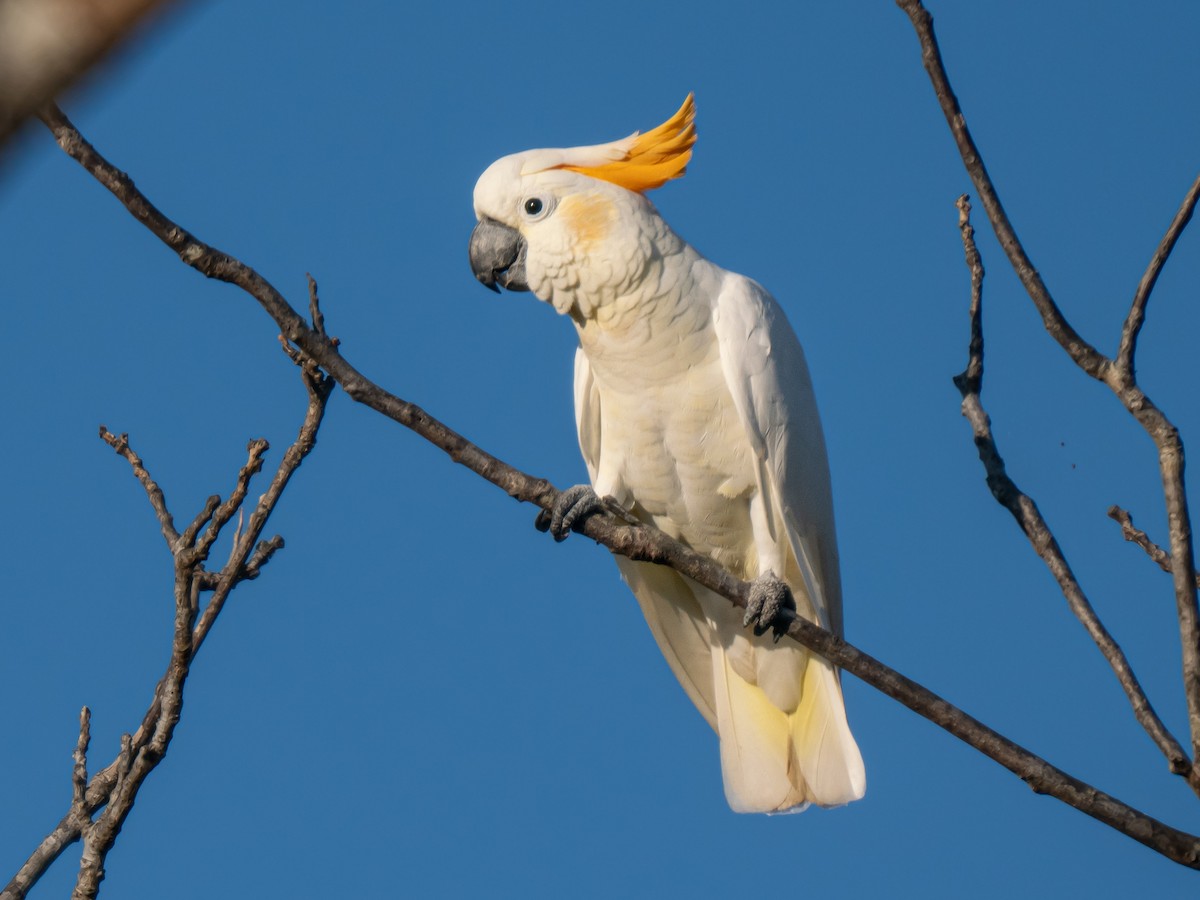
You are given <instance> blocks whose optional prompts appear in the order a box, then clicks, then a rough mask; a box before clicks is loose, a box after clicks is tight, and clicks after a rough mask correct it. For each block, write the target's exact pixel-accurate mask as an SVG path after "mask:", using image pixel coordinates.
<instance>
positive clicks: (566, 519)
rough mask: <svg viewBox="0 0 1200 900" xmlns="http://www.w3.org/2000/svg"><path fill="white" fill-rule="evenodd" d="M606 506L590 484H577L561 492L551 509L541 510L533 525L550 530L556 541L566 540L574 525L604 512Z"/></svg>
mask: <svg viewBox="0 0 1200 900" xmlns="http://www.w3.org/2000/svg"><path fill="white" fill-rule="evenodd" d="M606 499H607V498H606ZM606 508H607V507H606V505H605V503H604V501H603V500H601V499H600V498H599V497H597V496H596V492H595V491H593V490H592V489H591V488H590V487H589V486H588V485H586V484H577V485H575V486H574V487H569V488H567V489H566V490H565V491H563V492H562V493H561V494H559V495H558V499H557V500H555V501H554V505H553V506H551V507H550V508H549V509H543V510H542V511H541V512H539V513H538V514H537V518H536V519H534V521H533V527H534V528H536V529H537V530H538V531H549V532H550V533H551V534H552V535H554V539H555V540H556V541H565V540H566V539H567V535H569V534H570V533H571V527H572V526H573V525H575V524H576V523H580V524H582V522H583V520H584V519H586V518H587V517H588V516H593V515H595V514H596V513H598V512H604V511H605V509H606Z"/></svg>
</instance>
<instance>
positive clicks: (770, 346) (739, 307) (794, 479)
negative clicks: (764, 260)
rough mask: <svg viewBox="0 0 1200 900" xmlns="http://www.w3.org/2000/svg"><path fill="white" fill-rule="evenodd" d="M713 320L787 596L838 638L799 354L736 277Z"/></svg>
mask: <svg viewBox="0 0 1200 900" xmlns="http://www.w3.org/2000/svg"><path fill="white" fill-rule="evenodd" d="M713 322H714V326H715V328H716V333H717V341H718V344H719V346H720V355H721V366H722V368H723V370H724V372H725V380H726V382H727V383H728V385H729V389H730V392H731V393H732V395H733V400H734V404H735V405H736V407H737V410H738V414H739V416H740V417H741V420H742V425H743V426H744V427H745V429H746V436H747V438H748V440H749V441H750V444H751V446H752V447H753V448H754V453H755V456H756V457H757V461H758V463H759V467H760V477H759V481H760V484H759V487H760V489H761V490H763V492H764V494H769V495H770V496H769V497H767V496H764V504H765V507H766V510H767V511H768V514H769V516H770V519H771V521H770V526H771V528H772V530H773V532H774V534H775V536H776V539H777V540H782V539H783V538H785V537H786V541H787V545H788V547H790V549H791V552H792V555H793V556H794V558H795V561H796V563H797V564H798V567H799V572H798V573H797V574H798V576H799V578H800V580H801V581H802V584H800V585H797V584H791V587H792V589H793V592H795V591H796V589H797V588H798V587H802V588H803V590H804V591H805V592H806V593H807V594H808V599H809V601H810V603H811V604H812V607H813V612H814V613H815V618H816V621H817V622H818V623H820V624H822V625H824V626H825V627H827V628H829V629H831V630H832V631H834V632H836V633H838V634H840V633H841V630H842V593H841V580H840V576H839V572H838V558H837V536H836V533H835V529H834V521H833V497H832V493H831V490H830V484H829V462H828V459H827V457H826V454H825V438H824V435H823V433H822V431H821V420H820V417H819V415H818V413H817V401H816V397H815V395H814V393H813V387H812V379H811V378H810V377H809V374H808V365H807V363H806V362H805V360H804V351H803V350H802V349H801V347H800V342H799V341H798V340H797V339H796V335H795V332H793V331H792V328H791V326H790V325H789V324H788V322H787V319H786V318H785V316H784V314H783V310H781V309H780V308H779V305H778V304H777V303H776V302H775V300H774V298H773V297H772V296H771V295H770V294H768V293H767V292H766V290H764V289H763V288H762V287H761V286H760V285H758V284H757V283H756V282H754V281H751V280H750V279H749V278H745V277H743V276H741V275H735V274H733V273H726V274H725V278H724V280H723V282H722V284H721V290H720V292H719V294H718V297H717V301H716V308H715V310H714V312H713ZM776 574H779V575H781V576H782V577H784V579H785V580H788V581H789V582H791V581H792V580H793V579H792V578H790V577H789V576H788V575H787V574H785V573H776ZM796 599H797V602H801V598H800V597H797V598H796ZM801 611H803V608H801Z"/></svg>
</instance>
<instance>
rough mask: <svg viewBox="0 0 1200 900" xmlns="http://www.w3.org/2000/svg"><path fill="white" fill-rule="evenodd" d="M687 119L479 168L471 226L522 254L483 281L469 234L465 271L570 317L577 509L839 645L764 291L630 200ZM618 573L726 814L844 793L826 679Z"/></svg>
mask: <svg viewBox="0 0 1200 900" xmlns="http://www.w3.org/2000/svg"><path fill="white" fill-rule="evenodd" d="M691 123H692V109H691V98H690V97H689V98H688V101H687V102H686V103H685V105H684V108H683V109H681V110H680V112H679V113H677V114H676V116H675V117H673V118H672V119H671V120H668V122H667V123H664V125H663V126H660V127H659V128H658V129H655V130H654V131H652V132H650V133H649V134H647V135H643V136H640V137H639V136H637V135H633V136H630V137H629V138H625V139H624V140H623V141H619V142H615V143H614V144H611V145H600V146H598V147H587V148H577V149H575V150H571V149H567V150H535V151H529V152H527V153H523V154H516V155H514V156H509V157H505V158H503V159H501V160H498V161H497V162H496V163H494V164H493V165H492V166H491V167H489V168H488V170H487V171H486V172H484V174H483V175H482V176H481V177H480V179H479V182H478V184H477V186H476V189H475V210H476V215H477V217H479V219H480V221H481V226H480V227H481V228H482V227H483V226H484V224H486V225H487V227H488V228H497V227H498V228H500V229H503V230H504V233H505V234H507V233H508V231H511V232H512V233H513V235H514V237H513V240H514V241H515V242H516V244H515V245H514V246H518V247H519V248H520V252H523V254H524V256H523V259H518V258H516V257H515V256H514V254H516V253H517V250H512V251H510V252H509V253H508V256H509V257H511V258H507V259H502V260H500V261H499V263H498V264H497V263H494V264H492V268H490V269H488V268H487V266H485V265H482V264H481V262H480V260H481V259H482V258H484V257H485V256H486V255H487V254H486V253H484V251H483V250H478V248H477V247H476V242H475V241H474V239H473V244H472V263H473V264H474V265H475V267H476V272H477V274H478V275H479V277H480V278H481V280H484V281H485V283H488V284H489V285H490V284H491V283H492V280H500V281H501V283H504V282H505V279H506V278H507V279H508V281H509V284H508V286H510V287H517V288H520V287H524V286H528V288H529V289H530V290H532V291H533V292H534V293H535V294H536V295H537V296H538V297H539V298H540V299H542V300H545V301H547V302H549V303H551V304H552V305H553V306H554V308H555V309H557V310H558V311H559V312H561V313H564V314H566V315H569V316H570V317H571V318H572V320H573V322H574V323H575V327H576V330H577V332H578V335H579V342H580V347H579V350H578V352H577V354H576V359H575V414H576V423H577V426H578V431H579V443H580V447H581V449H582V451H583V456H584V459H585V461H586V463H587V467H588V473H589V476H590V478H591V481H592V485H593V487H594V488H595V490H596V493H597V494H600V495H601V496H606V495H607V496H612V497H613V498H615V499H616V500H617V501H618V502H620V503H621V504H622V505H623V506H625V507H626V508H627V509H629V510H631V511H632V512H633V513H634V514H635V515H636V516H638V517H639V518H641V519H643V520H644V521H648V522H653V523H654V524H655V525H657V526H658V527H659V528H661V529H662V530H663V531H665V532H667V533H668V534H670V535H672V536H673V537H676V538H678V539H680V540H681V541H683V542H685V543H687V544H688V545H689V546H691V547H692V548H694V549H695V550H697V551H699V552H702V553H705V554H708V555H710V556H712V557H713V558H714V559H716V560H717V561H719V562H720V563H721V564H723V565H725V566H726V567H728V568H729V569H730V570H731V571H733V572H734V573H736V574H738V575H739V576H741V577H743V578H746V579H754V578H756V577H758V576H760V575H763V574H764V573H767V572H773V573H775V574H776V575H778V576H779V577H780V578H782V579H783V580H784V581H786V582H787V584H788V586H789V587H790V588H791V590H792V593H793V595H794V597H795V600H796V605H797V610H798V612H799V613H800V614H801V615H803V616H805V617H807V618H809V619H811V620H813V621H815V622H818V623H820V624H821V625H823V626H825V627H826V628H830V629H832V630H834V631H837V632H840V631H841V585H840V579H839V575H838V561H837V545H836V537H835V532H834V520H833V504H832V498H831V495H830V486H829V472H828V463H827V461H826V455H825V444H824V438H823V436H822V433H821V425H820V420H819V417H818V414H817V407H816V401H815V398H814V395H813V390H812V384H811V381H810V379H809V374H808V369H807V366H806V363H805V360H804V353H803V351H802V350H801V348H800V344H799V342H798V341H797V339H796V337H795V334H794V333H793V331H792V329H791V327H790V326H789V325H788V323H787V320H786V319H785V317H784V315H783V312H782V310H780V308H779V306H778V305H777V304H776V302H775V301H774V299H773V298H772V297H771V296H770V294H768V293H767V292H766V291H765V290H764V289H763V288H762V287H760V286H759V285H758V284H756V283H755V282H753V281H751V280H750V279H748V278H745V277H743V276H741V275H737V274H734V273H732V272H727V271H725V270H723V269H721V268H719V267H718V266H716V265H714V264H713V263H711V262H709V261H708V260H706V259H704V258H703V257H701V256H700V254H699V253H697V252H696V251H695V250H694V249H693V248H692V247H690V246H689V245H688V244H687V243H685V242H684V241H683V240H682V239H681V238H679V237H678V236H677V235H676V234H675V233H674V232H673V231H672V230H671V229H670V228H669V227H668V226H667V224H666V223H665V222H664V221H663V220H662V218H661V217H660V216H659V215H658V213H657V211H656V210H655V209H654V207H653V205H652V204H651V203H650V202H649V201H648V200H647V199H646V198H645V196H644V195H643V193H642V192H643V191H645V190H648V189H650V188H651V187H656V186H657V185H658V184H660V183H662V181H665V180H666V179H667V178H671V177H676V176H677V175H679V174H682V172H683V168H684V165H685V164H686V162H687V159H688V157H690V153H691V145H692V142H693V141H694V131H693V130H692V124H691ZM613 160H615V162H614V161H613ZM622 162H624V164H625V166H626V168H625V169H624V170H623V169H622ZM648 173H649V174H648ZM476 231H477V233H478V232H479V231H480V228H477V229H476ZM518 236H519V237H518ZM483 269H487V271H486V272H484V271H483ZM489 279H491V280H489ZM617 565H618V566H619V568H620V570H621V574H622V575H623V576H624V578H625V580H626V581H627V582H628V584H629V586H630V587H631V588H632V589H633V592H634V594H635V595H636V597H637V599H638V602H639V603H640V605H641V607H642V611H643V613H644V614H645V617H646V621H647V623H648V624H649V626H650V629H651V631H652V632H653V633H654V636H655V639H656V640H657V642H658V645H659V647H660V648H661V649H662V652H663V655H664V656H665V657H666V659H667V662H668V663H669V664H670V666H671V669H672V671H673V672H674V673H675V675H676V677H677V678H678V679H679V681H680V683H681V684H682V686H683V688H684V690H685V691H686V692H687V695H688V697H689V698H691V700H692V702H693V703H694V704H695V705H696V707H697V708H698V709H699V710H700V712H701V714H703V715H704V717H705V718H706V719H707V720H708V722H709V724H711V725H712V726H713V727H714V728H715V729H716V730H717V733H718V734H719V736H720V744H721V766H722V772H723V776H724V782H725V792H726V797H727V798H728V801H729V804H730V806H731V807H732V808H733V809H734V810H737V811H739V812H775V811H784V810H791V809H798V808H803V807H804V805H806V804H808V803H817V804H819V805H822V806H837V805H840V804H843V803H847V802H849V801H851V800H855V799H857V798H859V797H861V796H862V795H863V792H864V790H865V785H866V779H865V773H864V770H863V764H862V758H861V756H860V754H859V751H858V747H857V745H856V744H855V742H854V738H853V736H852V735H851V733H850V729H849V725H848V724H847V721H846V715H845V711H844V707H843V703H842V694H841V687H840V684H839V680H838V675H837V672H836V670H835V669H834V668H833V667H832V666H831V665H830V664H829V663H827V662H826V661H825V660H823V659H821V658H820V657H818V656H816V655H814V654H812V653H810V652H809V651H807V650H806V649H805V648H803V647H801V646H800V645H798V644H795V643H794V642H791V641H789V640H784V641H781V642H780V643H778V644H775V643H774V642H773V641H772V640H771V638H770V636H769V635H766V636H763V637H755V636H754V635H753V634H752V633H751V632H750V631H749V630H747V629H746V628H743V627H742V614H741V612H740V611H739V610H736V609H735V608H734V607H732V606H731V605H730V603H729V602H728V601H727V600H725V599H724V598H722V597H720V596H717V595H715V594H712V593H711V592H710V591H708V590H706V589H705V588H703V587H701V586H700V585H698V584H696V583H694V582H692V581H690V580H689V579H687V578H685V577H683V576H681V575H679V574H678V573H676V572H674V571H673V570H671V569H668V568H665V567H661V566H654V565H651V564H648V563H636V562H631V561H629V560H627V559H624V558H620V557H618V558H617Z"/></svg>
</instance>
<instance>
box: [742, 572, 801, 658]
mask: <svg viewBox="0 0 1200 900" xmlns="http://www.w3.org/2000/svg"><path fill="white" fill-rule="evenodd" d="M785 610H786V612H785ZM795 614H796V600H795V598H794V597H792V589H791V588H789V587H788V586H787V584H786V583H785V582H783V581H781V580H780V579H779V578H777V577H776V576H775V573H774V572H764V573H763V574H762V575H759V576H758V577H757V578H755V579H754V581H753V583H751V585H750V599H749V601H748V602H747V604H746V615H745V616H743V617H742V625H743V627H749V626H751V625H753V626H754V634H755V636H761V635H764V634H766V633H767V632H768V631H770V632H771V633H772V634H773V635H774V636H775V643H779V639H780V638H781V637H783V636H784V635H785V634H787V630H788V625H789V624H791V621H792V618H793V617H794V616H795Z"/></svg>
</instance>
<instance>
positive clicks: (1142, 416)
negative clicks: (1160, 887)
mask: <svg viewBox="0 0 1200 900" xmlns="http://www.w3.org/2000/svg"><path fill="white" fill-rule="evenodd" d="M896 5H897V6H899V7H900V8H901V9H902V10H903V11H904V12H905V13H906V14H907V15H908V17H909V20H910V21H911V22H912V25H913V28H914V29H915V30H916V33H917V37H918V39H919V41H920V44H921V56H922V60H923V62H924V65H925V70H926V72H928V74H929V79H930V81H931V82H932V84H933V89H934V93H935V94H936V95H937V99H938V103H939V105H940V106H941V108H942V113H943V114H944V115H945V117H946V122H947V123H948V124H949V126H950V131H951V133H952V134H953V136H954V140H955V143H956V144H957V146H958V151H959V155H960V156H961V157H962V161H963V165H964V166H965V167H966V170H967V173H968V174H969V175H970V177H971V180H972V181H973V182H974V184H975V188H976V191H977V192H978V193H979V196H980V199H981V200H982V201H983V206H984V209H985V210H986V211H987V214H988V220H989V222H991V225H992V230H993V231H994V232H995V233H996V237H997V238H998V239H999V241H1000V245H1001V246H1002V247H1003V248H1004V252H1005V254H1006V255H1007V256H1008V259H1009V262H1010V263H1011V264H1012V266H1013V269H1014V271H1015V272H1016V273H1017V277H1018V278H1019V279H1020V280H1021V283H1022V285H1024V287H1025V291H1026V293H1028V294H1029V297H1030V299H1031V300H1032V301H1033V304H1034V306H1035V307H1036V308H1037V310H1038V312H1039V313H1040V314H1041V316H1042V323H1043V325H1044V326H1045V328H1046V331H1047V332H1049V334H1050V335H1051V336H1052V337H1053V338H1054V339H1055V340H1056V341H1057V342H1058V343H1059V345H1060V346H1061V347H1062V348H1063V350H1065V351H1066V352H1067V354H1068V355H1069V356H1070V357H1071V359H1072V360H1073V361H1074V362H1075V364H1076V365H1078V366H1079V368H1080V369H1082V370H1083V371H1084V372H1086V373H1087V374H1088V375H1090V376H1092V377H1093V378H1095V379H1097V380H1099V381H1102V382H1104V384H1106V385H1107V386H1108V387H1109V389H1110V390H1112V391H1113V393H1114V394H1116V395H1117V397H1118V399H1119V400H1120V401H1121V403H1122V405H1123V406H1124V407H1125V409H1126V410H1127V411H1128V412H1129V414H1130V415H1132V416H1133V417H1134V418H1135V419H1137V421H1138V423H1139V424H1140V425H1141V426H1142V427H1143V428H1144V429H1145V430H1146V433H1147V434H1149V435H1150V437H1151V439H1152V440H1153V441H1154V444H1155V446H1156V447H1157V448H1158V466H1159V473H1160V476H1161V478H1162V484H1163V499H1164V500H1165V501H1166V508H1167V523H1168V529H1169V534H1170V540H1171V575H1172V581H1173V586H1174V589H1175V609H1176V615H1177V616H1178V619H1179V634H1180V645H1181V650H1182V657H1183V685H1184V693H1185V696H1186V698H1187V706H1188V726H1189V731H1190V733H1191V744H1192V757H1193V759H1197V758H1200V606H1198V605H1197V596H1196V590H1197V588H1196V560H1195V554H1194V551H1193V547H1192V526H1191V514H1190V512H1189V510H1188V498H1187V491H1186V486H1185V483H1184V452H1183V441H1182V439H1181V438H1180V437H1179V431H1178V429H1177V428H1176V427H1175V426H1174V425H1173V424H1172V423H1171V421H1170V420H1169V419H1168V418H1167V417H1166V415H1165V414H1164V413H1163V412H1162V410H1160V409H1159V408H1158V407H1157V406H1156V405H1155V404H1154V403H1153V401H1151V399H1150V398H1149V397H1148V396H1146V394H1145V392H1143V391H1142V389H1141V388H1140V387H1138V385H1137V383H1136V382H1135V381H1134V380H1133V372H1132V365H1133V362H1132V354H1133V346H1134V342H1135V338H1136V330H1137V328H1138V327H1140V325H1139V324H1138V319H1139V317H1140V316H1141V314H1142V313H1141V312H1139V308H1138V305H1137V302H1136V301H1135V307H1134V309H1133V310H1132V311H1131V314H1130V315H1131V318H1132V320H1133V323H1132V324H1130V322H1129V321H1127V322H1126V332H1127V333H1126V335H1125V336H1124V337H1123V339H1122V340H1123V342H1125V343H1126V344H1127V345H1128V350H1127V353H1128V356H1129V368H1128V369H1122V368H1121V367H1120V366H1118V365H1116V364H1115V363H1114V362H1113V361H1112V360H1111V359H1109V358H1108V357H1107V356H1105V355H1104V354H1103V353H1100V352H1099V351H1098V350H1096V348H1095V347H1093V346H1092V345H1091V344H1089V343H1087V341H1085V340H1084V339H1083V338H1082V337H1080V336H1079V335H1078V334H1077V333H1076V332H1075V330H1074V329H1073V328H1072V327H1071V326H1070V324H1069V323H1068V322H1067V321H1066V319H1065V318H1064V317H1063V315H1062V313H1061V311H1060V310H1059V308H1058V306H1057V305H1056V304H1055V302H1054V300H1053V298H1051V296H1050V292H1049V291H1048V290H1047V289H1046V286H1045V284H1044V283H1043V282H1042V279H1041V276H1039V275H1038V273H1037V271H1036V270H1035V269H1034V268H1033V264H1032V263H1031V262H1030V261H1029V257H1028V255H1027V254H1026V253H1025V249H1024V247H1022V245H1021V242H1020V241H1019V240H1018V238H1017V235H1016V232H1015V231H1014V229H1013V227H1012V224H1011V223H1010V222H1009V220H1008V216H1007V215H1006V214H1005V212H1004V208H1003V207H1002V206H1001V205H1000V200H999V197H998V196H997V194H996V191H995V188H994V187H993V185H992V182H991V179H990V178H989V177H988V174H987V169H986V168H985V167H984V164H983V157H982V156H981V155H980V153H979V149H978V148H977V147H976V146H975V142H974V140H973V139H972V138H971V134H970V132H969V131H968V130H967V124H966V119H965V118H964V116H963V113H962V110H961V109H960V108H959V105H958V100H957V98H956V97H955V96H954V91H953V90H952V88H951V87H950V81H949V78H948V77H947V75H946V70H945V67H944V66H943V64H942V55H941V50H940V49H939V48H938V43H937V38H936V36H935V35H934V33H933V17H932V16H931V15H930V14H929V12H928V11H927V10H926V9H925V7H924V6H922V5H921V0H896ZM1189 198H1190V194H1189ZM1188 209H1189V202H1188V200H1185V201H1184V207H1183V208H1182V209H1181V211H1180V214H1179V215H1177V216H1176V222H1174V223H1172V226H1171V229H1169V230H1168V236H1170V235H1172V234H1175V235H1176V236H1177V235H1178V232H1179V231H1181V230H1182V228H1183V226H1184V225H1185V224H1186V223H1187V219H1188V217H1189V216H1190V212H1186V213H1185V210H1188ZM1176 223H1177V224H1178V227H1176ZM1172 243H1173V241H1172ZM1154 269H1155V264H1154V262H1153V261H1152V263H1151V274H1153V270H1154ZM1150 286H1152V285H1149V284H1148V285H1147V292H1146V296H1148V291H1149V287H1150ZM1140 294H1141V291H1140V289H1139V295H1140ZM1140 303H1141V308H1142V310H1143V311H1144V306H1145V298H1143V299H1142V300H1141V301H1140ZM1189 781H1190V782H1192V783H1193V786H1194V787H1195V786H1196V784H1197V783H1200V774H1193V775H1190V776H1189Z"/></svg>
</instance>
